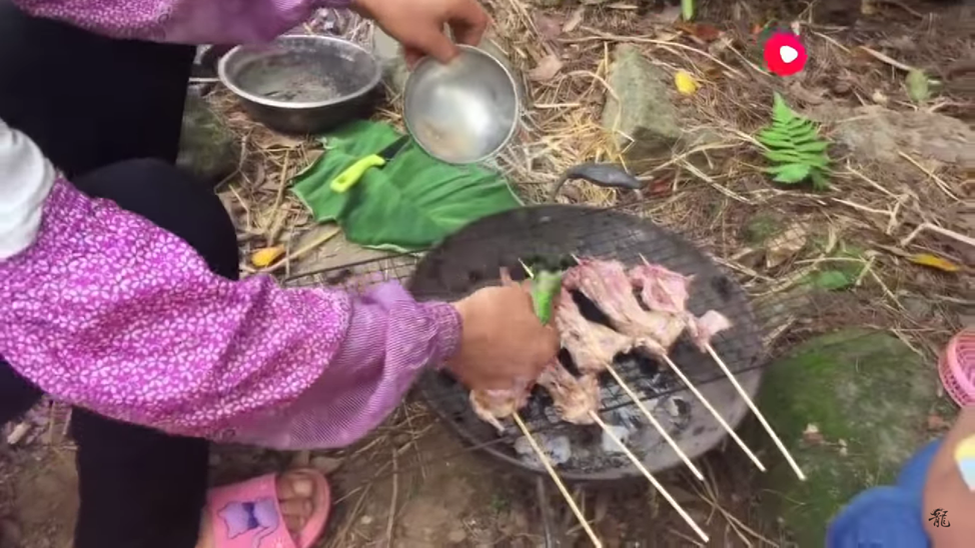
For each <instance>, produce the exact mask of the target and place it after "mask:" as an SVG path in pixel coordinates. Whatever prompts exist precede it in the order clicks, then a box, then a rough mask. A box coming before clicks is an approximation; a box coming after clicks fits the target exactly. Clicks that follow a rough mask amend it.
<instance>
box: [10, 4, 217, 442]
mask: <svg viewBox="0 0 975 548" xmlns="http://www.w3.org/2000/svg"><path fill="white" fill-rule="evenodd" d="M193 55H194V48H192V47H189V46H180V45H170V44H152V43H148V42H138V41H131V40H112V39H109V38H105V37H103V36H97V35H95V34H92V33H90V32H87V31H84V30H81V29H78V28H74V27H71V26H70V25H66V24H64V23H60V22H57V21H51V20H45V19H38V18H34V17H29V16H27V15H25V14H24V13H23V12H21V11H20V10H19V9H18V8H17V7H15V6H14V5H13V3H11V1H10V0H0V119H2V120H4V121H5V122H6V123H8V124H10V125H11V126H12V127H15V128H17V129H19V130H21V131H23V132H25V133H26V134H27V135H29V136H30V137H31V138H33V139H34V141H36V142H37V143H38V145H39V146H40V147H41V149H42V150H43V151H44V153H45V154H46V155H47V156H48V157H49V158H51V159H52V161H53V162H54V163H55V165H57V166H58V168H59V169H62V170H64V171H65V173H66V174H68V176H69V177H72V176H75V175H81V174H84V173H86V172H88V171H91V170H93V169H96V168H99V167H102V166H106V165H110V164H114V163H116V162H120V161H123V160H128V159H133V158H159V159H161V160H166V161H168V162H175V160H176V155H177V153H178V151H179V131H180V126H181V115H182V112H183V102H184V100H185V97H186V83H187V80H188V78H189V73H190V68H191V65H192V62H193ZM225 275H226V274H225ZM0 329H2V326H0ZM40 394H41V392H40V390H38V389H37V388H36V387H35V386H34V385H33V384H31V383H30V382H28V381H26V380H24V379H23V378H22V377H20V375H18V374H17V373H16V372H14V371H13V370H12V369H11V368H10V367H9V366H8V365H7V364H6V363H4V361H3V360H2V359H0V424H2V423H4V422H6V421H8V420H11V419H12V418H14V417H15V416H17V415H19V414H21V413H23V412H24V411H25V410H27V409H28V408H29V407H30V406H31V405H33V404H34V403H35V402H36V401H37V399H38V398H39V397H40Z"/></svg>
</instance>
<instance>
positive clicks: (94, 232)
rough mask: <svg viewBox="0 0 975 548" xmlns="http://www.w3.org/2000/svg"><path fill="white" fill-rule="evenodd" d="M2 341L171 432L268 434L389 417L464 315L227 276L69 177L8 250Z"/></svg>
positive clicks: (446, 352) (65, 389) (4, 347)
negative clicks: (26, 242)
mask: <svg viewBox="0 0 975 548" xmlns="http://www.w3.org/2000/svg"><path fill="white" fill-rule="evenodd" d="M0 303H3V306H0V325H2V326H3V329H0V355H2V356H4V358H5V359H7V360H8V361H9V362H10V364H11V365H12V366H13V367H14V368H15V369H16V370H17V371H19V372H20V373H21V374H23V375H24V376H25V377H27V378H29V379H31V380H32V381H34V382H35V383H37V384H38V386H40V387H41V388H42V389H44V390H45V391H47V392H48V393H50V394H52V395H53V396H55V397H57V398H59V399H62V400H64V401H67V402H69V403H72V404H75V405H79V406H82V407H86V408H88V409H92V410H94V411H96V412H98V413H101V414H104V415H107V416H109V417H113V418H116V419H119V420H124V421H128V422H134V423H137V424H143V425H147V426H152V427H156V428H159V429H162V430H164V431H167V432H171V433H175V434H183V435H190V436H200V437H207V438H211V439H219V440H225V441H237V442H247V443H254V444H259V445H265V446H269V447H275V448H282V449H283V448H289V449H295V448H312V447H333V446H340V445H345V444H348V443H350V442H352V441H354V440H356V439H358V438H359V437H361V436H362V435H364V434H365V433H366V432H368V431H369V430H370V429H372V428H374V427H375V426H377V425H378V424H379V422H380V421H382V420H383V419H384V418H385V417H386V415H388V413H389V412H390V411H391V410H392V409H393V408H394V407H395V406H396V405H397V404H398V403H399V401H400V400H401V398H402V397H403V395H404V394H405V393H406V391H407V390H408V389H409V387H410V385H411V383H412V382H413V381H414V380H415V378H416V376H417V375H418V374H419V373H420V372H421V371H422V370H423V368H424V366H426V365H427V364H435V363H439V362H442V361H443V360H444V359H445V358H447V357H449V356H450V355H451V354H453V353H454V352H455V351H456V348H457V344H458V342H459V334H460V320H459V316H458V315H457V312H456V311H455V309H454V308H453V307H452V306H451V305H449V304H444V303H417V302H416V301H414V300H413V299H412V298H411V297H410V296H409V295H408V294H407V293H406V291H405V290H404V289H403V288H402V287H400V286H399V285H397V284H385V285H381V286H379V287H377V288H376V289H374V290H373V291H372V292H371V293H368V294H366V295H363V296H352V295H349V294H347V293H344V292H341V291H336V290H329V289H283V288H280V287H278V285H277V284H276V283H275V281H274V280H273V279H272V278H270V277H267V276H255V277H251V278H248V279H246V280H244V281H240V282H232V281H229V280H226V279H224V278H221V277H219V276H217V275H215V274H213V273H211V272H210V270H209V269H208V268H207V265H206V263H205V262H204V260H203V259H202V258H201V257H200V256H199V255H197V254H196V252H195V251H194V250H193V249H192V248H191V247H190V246H189V245H188V244H187V243H186V242H184V241H183V240H181V239H180V238H178V237H176V236H174V235H173V234H170V233H169V232H166V231H165V230H162V229H160V228H159V227H157V226H155V225H153V224H152V223H150V222H149V221H147V220H146V219H143V218H142V217H140V216H138V215H135V214H132V213H129V212H126V211H124V210H122V209H120V208H119V207H117V206H116V205H115V204H114V203H113V202H109V201H105V200H96V199H92V198H89V197H87V196H85V195H84V194H82V193H81V192H79V191H78V190H76V189H75V188H74V187H73V186H71V185H70V184H69V183H67V182H65V181H59V182H57V183H56V184H55V186H54V188H53V190H52V192H51V194H50V195H49V196H48V199H47V201H46V203H45V206H44V213H43V221H42V226H41V231H40V233H39V235H38V237H37V239H36V240H35V241H34V242H33V244H32V245H31V246H30V247H29V248H28V249H27V250H26V251H24V252H23V253H20V254H18V255H16V256H14V257H12V258H10V259H7V260H4V261H0Z"/></svg>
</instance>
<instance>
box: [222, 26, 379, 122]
mask: <svg viewBox="0 0 975 548" xmlns="http://www.w3.org/2000/svg"><path fill="white" fill-rule="evenodd" d="M217 74H218V75H219V76H220V80H221V81H222V82H223V83H224V85H226V86H227V87H228V88H229V89H230V90H231V91H233V92H234V93H235V94H236V95H237V96H238V97H239V98H240V100H241V103H242V104H243V105H244V108H245V109H246V110H247V112H248V113H249V114H250V115H251V117H253V118H254V119H255V120H257V121H258V122H261V123H262V124H264V125H266V126H268V127H270V128H272V129H276V130H278V131H283V132H286V133H321V132H324V131H327V130H329V129H332V128H334V127H336V126H339V125H341V124H343V123H345V122H349V121H351V120H353V119H357V118H368V117H369V115H370V114H372V111H373V110H374V108H375V106H376V101H377V100H378V99H379V97H380V93H381V86H379V82H380V80H381V78H382V70H381V68H380V66H379V62H378V61H377V60H376V58H375V57H373V56H372V54H371V53H370V52H369V51H367V50H365V49H363V48H362V47H360V46H358V45H356V44H353V43H352V42H349V41H347V40H342V39H340V38H333V37H330V36H282V37H280V38H278V39H277V40H275V41H274V42H271V43H269V44H261V45H244V46H237V47H235V48H234V49H232V50H230V51H229V52H227V54H226V55H224V56H223V57H222V58H221V59H220V63H219V64H218V65H217Z"/></svg>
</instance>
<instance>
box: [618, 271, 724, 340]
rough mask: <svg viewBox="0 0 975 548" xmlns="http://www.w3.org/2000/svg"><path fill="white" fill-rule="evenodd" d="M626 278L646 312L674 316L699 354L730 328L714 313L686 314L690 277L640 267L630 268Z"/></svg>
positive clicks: (719, 315) (718, 313)
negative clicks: (678, 319) (679, 320)
mask: <svg viewBox="0 0 975 548" xmlns="http://www.w3.org/2000/svg"><path fill="white" fill-rule="evenodd" d="M629 278H630V281H631V282H632V283H633V285H634V286H636V287H639V288H640V289H641V291H640V296H641V297H642V298H643V303H644V304H646V305H647V308H649V309H650V310H658V311H661V312H668V313H671V314H674V315H676V316H678V317H679V318H680V319H681V321H682V322H684V324H685V325H686V327H687V331H688V334H689V335H690V336H691V340H692V341H694V344H695V345H697V347H698V348H700V349H701V351H702V352H703V351H706V349H707V346H708V344H710V342H711V337H713V336H714V335H716V334H717V333H718V332H719V331H724V330H725V329H728V328H730V327H731V322H730V321H729V320H728V318H726V317H724V315H722V314H721V313H720V312H717V311H715V310H709V311H707V312H705V313H704V315H703V316H701V317H700V318H697V317H695V316H694V315H693V314H691V313H690V312H689V311H688V310H687V299H688V295H689V293H690V286H691V282H692V281H693V279H694V277H693V276H684V275H683V274H680V273H678V272H674V271H673V270H669V269H667V268H665V267H663V266H660V265H654V264H644V265H638V266H635V267H633V268H631V269H630V271H629Z"/></svg>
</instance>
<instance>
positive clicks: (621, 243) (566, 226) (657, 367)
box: [287, 204, 788, 480]
mask: <svg viewBox="0 0 975 548" xmlns="http://www.w3.org/2000/svg"><path fill="white" fill-rule="evenodd" d="M634 206H635V207H639V204H631V206H630V207H634ZM572 255H576V256H580V257H594V258H598V259H615V260H619V261H621V262H622V263H624V264H625V265H626V266H633V265H636V264H640V263H641V261H642V258H643V257H646V259H647V260H649V261H650V262H652V263H657V264H661V265H663V266H665V267H667V268H670V269H671V270H675V271H677V272H680V273H682V274H685V275H694V281H693V283H692V287H691V292H690V293H691V297H690V300H689V303H688V305H689V306H688V308H689V309H690V310H691V311H692V312H693V313H694V314H695V315H701V314H703V313H704V312H706V311H708V310H712V309H713V310H717V311H718V312H721V313H722V314H724V315H725V316H726V317H728V318H729V319H731V320H732V322H733V324H734V325H733V327H732V328H731V329H730V330H728V331H725V332H722V333H720V334H719V335H718V336H717V337H715V339H713V340H712V345H713V347H714V349H715V351H716V352H717V353H718V354H719V355H720V356H721V357H722V358H723V359H724V361H725V363H726V364H727V365H728V367H729V368H730V369H731V371H733V372H734V373H735V374H736V377H737V378H738V380H739V382H740V383H741V384H742V385H743V386H744V387H745V389H746V391H748V392H749V393H750V394H751V395H754V394H755V393H756V392H757V389H758V385H759V381H760V376H761V371H760V368H759V365H760V364H761V363H762V362H763V361H764V359H765V358H766V357H767V352H766V345H765V344H764V342H763V341H764V339H765V338H767V337H768V336H770V335H771V334H774V333H773V332H774V331H775V329H776V328H777V325H776V323H777V322H776V321H773V318H772V317H771V316H776V317H778V316H781V314H780V313H779V312H781V311H782V310H778V309H776V308H775V307H770V308H769V307H766V311H767V310H772V311H773V312H774V313H770V314H763V315H760V317H761V318H762V321H761V322H760V321H758V320H756V315H755V314H754V313H753V312H752V306H751V305H750V303H749V299H748V297H747V296H746V294H745V292H744V291H743V290H742V288H741V286H740V285H739V284H738V282H737V281H736V280H734V279H733V278H732V277H730V276H729V275H728V274H727V273H726V272H725V271H724V270H723V269H721V268H720V267H718V266H717V264H716V263H715V262H714V261H712V260H711V259H709V258H708V257H707V256H706V255H705V254H703V253H702V252H701V251H699V250H698V248H697V247H695V246H694V245H692V244H691V243H689V242H688V241H686V240H684V239H683V238H681V237H680V236H677V235H676V234H674V233H672V232H670V231H668V230H666V229H663V228H661V227H659V226H657V225H654V224H652V223H650V222H649V221H646V220H644V219H641V218H640V217H638V216H635V215H628V214H626V213H625V212H624V211H622V208H616V209H594V208H584V207H572V206H559V205H549V206H535V207H529V208H523V209H519V210H515V211H511V212H508V213H504V214H501V215H497V216H493V217H489V218H486V219H482V220H481V221H478V222H475V223H473V224H471V225H469V226H468V227H466V228H465V229H464V230H462V231H460V232H458V233H457V234H455V235H454V236H452V237H451V238H448V239H447V240H446V241H444V242H443V243H442V244H441V245H439V246H437V247H436V248H434V249H433V250H431V251H429V252H427V253H422V254H421V253H418V254H404V255H396V256H390V257H387V258H384V259H380V260H375V261H367V262H361V263H356V264H348V265H342V266H339V267H336V268H332V269H328V270H326V271H322V272H318V273H311V274H306V275H302V276H299V277H296V278H292V279H290V280H288V281H287V283H288V284H289V285H292V286H295V285H298V286H308V285H315V286H318V285H324V284H327V285H332V286H341V287H344V288H345V289H347V290H351V291H363V290H366V289H368V288H369V287H370V286H372V285H374V284H376V283H379V282H382V281H387V280H398V281H400V282H402V283H404V284H405V285H407V286H408V287H409V288H410V289H411V291H412V292H413V294H414V295H415V296H416V297H417V298H418V299H420V300H446V301H452V300H457V299H460V298H462V297H464V296H466V295H468V294H470V293H471V292H473V291H475V290H476V289H478V288H480V287H484V286H487V285H492V284H495V283H496V282H497V280H498V272H499V269H500V267H502V266H505V267H508V268H509V269H511V271H512V273H513V274H514V275H516V277H519V276H518V275H519V274H521V276H520V277H524V274H523V271H522V269H521V267H520V262H519V261H525V262H531V261H532V260H534V259H537V258H544V259H547V260H550V261H551V260H553V259H554V260H565V258H566V257H571V256H572ZM583 308H584V313H585V312H586V311H585V307H583ZM780 308H782V307H780ZM783 310H785V311H786V312H787V311H788V306H785V307H784V309H783ZM591 314H598V311H595V312H591ZM591 319H594V318H591ZM563 358H566V359H563V363H565V364H566V365H567V366H568V367H569V368H570V370H571V369H573V365H572V364H571V358H567V353H563ZM670 358H671V359H672V360H673V361H674V362H675V363H676V364H677V365H678V366H679V367H680V368H681V369H682V371H684V373H685V374H686V375H687V376H688V377H689V378H690V379H691V380H692V382H693V383H694V384H695V386H696V387H697V388H698V389H699V390H700V391H701V392H702V393H703V394H704V396H705V397H706V398H707V399H708V400H709V401H710V402H711V403H712V405H713V406H714V407H715V408H717V409H718V410H720V411H721V412H722V414H723V416H724V418H725V419H726V420H727V421H728V422H729V423H730V424H732V425H735V424H737V423H738V422H740V420H741V419H742V418H743V417H744V416H745V414H746V411H747V407H746V404H745V402H744V401H743V400H742V399H741V398H740V396H739V395H738V394H737V392H736V391H735V390H734V388H733V387H732V386H731V384H730V383H729V382H728V381H727V380H726V379H725V377H724V375H723V374H722V373H721V371H720V369H719V368H718V367H717V365H716V364H715V363H714V361H713V360H712V359H711V358H710V357H709V356H707V355H706V354H703V353H701V352H700V351H699V350H697V348H696V347H693V346H692V345H691V344H690V343H689V342H688V341H686V340H684V339H683V338H682V340H680V341H679V342H678V343H677V344H676V345H675V346H674V348H673V349H672V351H671V353H670ZM614 367H615V369H616V370H617V371H618V373H619V374H620V376H621V377H622V378H623V379H624V381H625V382H626V383H627V384H628V385H629V386H630V387H631V388H632V389H633V390H634V391H636V392H637V393H638V394H640V396H641V398H643V399H644V401H645V403H647V405H648V406H649V407H652V408H653V413H654V416H655V417H656V418H657V419H658V421H659V422H661V423H662V424H664V425H665V426H666V427H667V429H668V431H669V433H670V435H671V436H672V437H674V439H676V440H677V441H678V443H679V444H680V446H681V448H682V449H683V450H684V452H685V453H686V454H687V455H688V456H689V457H691V458H694V457H696V456H698V455H701V454H703V453H704V452H706V451H707V450H709V449H711V448H712V447H713V446H714V445H716V444H717V443H719V442H720V441H721V439H722V438H723V437H724V435H725V434H724V431H723V430H722V429H721V428H720V426H719V425H718V424H717V422H716V421H715V420H714V419H713V417H711V415H710V413H709V412H708V411H707V410H706V409H705V408H704V407H703V406H702V405H700V404H699V402H698V401H697V400H696V398H695V397H694V396H693V395H692V394H691V393H690V392H688V391H687V390H686V388H685V387H684V386H683V385H682V383H681V382H680V381H679V380H678V379H677V378H676V376H675V375H674V374H673V373H672V372H670V371H669V370H668V368H667V367H666V366H664V365H661V364H659V363H657V361H655V360H654V359H652V358H649V357H647V356H643V355H638V354H629V355H625V356H619V357H617V360H616V361H615V363H614ZM600 384H601V387H602V389H601V396H602V398H601V411H600V413H601V415H602V417H603V419H604V420H605V421H606V422H607V423H609V424H611V425H614V428H617V427H618V428H620V429H621V430H620V431H619V432H618V434H621V435H623V437H625V438H627V443H628V445H629V446H630V447H631V448H632V449H634V450H635V452H636V453H637V454H640V455H641V456H642V457H643V459H644V462H645V463H646V464H647V465H648V467H649V468H650V469H651V470H661V469H666V468H669V467H671V466H673V465H676V464H678V463H679V462H680V461H679V459H678V457H677V455H676V454H675V453H674V452H673V451H672V450H671V449H670V448H669V446H667V445H666V443H665V442H664V440H663V438H662V437H661V436H660V434H659V433H657V432H656V431H655V430H654V429H653V428H652V427H651V426H650V424H649V423H647V421H646V419H645V418H643V417H642V415H640V413H639V412H638V410H637V409H636V408H635V404H634V403H633V401H632V400H631V399H630V398H629V396H627V395H626V394H625V393H624V392H623V391H622V390H621V389H620V388H619V387H618V386H617V385H616V383H615V381H613V380H612V378H611V377H608V375H606V374H604V375H603V376H602V377H601V378H600ZM418 389H419V391H420V393H421V394H422V395H423V397H424V399H425V400H426V401H427V403H428V405H429V406H430V407H431V408H432V409H433V410H434V411H435V412H436V413H437V414H438V415H439V416H440V417H441V418H443V419H445V420H446V422H447V423H448V424H450V425H451V426H452V427H453V428H454V429H455V430H456V431H457V432H458V433H459V434H460V435H461V436H462V437H463V438H464V439H465V440H466V441H467V442H469V443H471V444H474V445H477V446H482V447H484V449H485V450H486V451H488V452H489V453H491V454H493V455H494V456H496V457H498V458H500V459H502V460H505V461H508V462H510V463H512V464H515V465H518V466H521V467H525V468H529V469H532V470H535V471H541V470H542V468H541V467H540V465H539V464H538V462H537V460H533V456H532V455H530V454H528V453H527V452H525V451H519V449H523V448H520V447H519V443H518V440H519V438H521V435H520V432H518V431H517V430H516V429H515V427H514V425H511V424H509V425H508V427H507V429H506V430H505V432H503V433H501V434H499V433H498V432H497V431H496V430H495V429H494V428H493V427H491V426H490V425H488V424H486V423H484V422H483V421H481V420H480V419H479V418H478V417H477V416H476V415H475V414H474V413H473V411H472V410H471V408H470V404H469V399H468V394H467V392H466V390H464V389H463V387H461V386H460V385H459V384H457V383H455V382H454V381H453V380H452V379H450V378H449V377H448V376H446V375H444V374H440V373H435V372H428V373H426V374H424V376H423V377H422V378H421V380H420V382H419V383H418ZM521 413H522V416H523V418H524V419H525V421H526V423H527V424H528V425H529V429H530V430H531V431H532V432H534V433H536V434H537V435H538V436H539V437H540V438H541V439H542V441H543V445H545V446H546V448H547V450H548V451H550V452H552V453H558V452H559V451H560V450H561V449H560V447H562V446H564V445H566V442H567V445H568V446H569V447H570V448H571V450H570V452H569V453H570V454H569V456H568V457H566V458H565V459H564V460H563V461H562V462H560V463H559V464H560V467H559V471H560V474H562V475H563V476H564V477H565V478H566V479H570V480H572V479H586V480H590V479H613V478H618V477H621V476H627V475H631V474H633V473H636V471H635V468H633V466H632V464H630V463H629V462H628V461H627V459H626V457H625V456H623V455H622V454H620V453H617V452H615V451H613V450H612V449H613V448H612V446H611V444H610V445H609V446H607V442H606V440H604V439H602V433H601V430H600V429H599V428H598V427H597V426H578V425H570V424H566V423H564V422H562V421H561V420H560V419H559V418H558V417H557V416H556V415H555V413H554V409H553V408H552V406H551V400H550V399H549V398H548V396H547V395H546V394H545V393H544V391H543V390H540V389H538V388H536V389H535V391H534V392H533V396H532V398H531V400H530V402H529V405H528V406H527V407H526V408H525V409H523V410H522V412H521ZM509 422H510V421H509ZM546 443H547V444H548V445H546Z"/></svg>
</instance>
